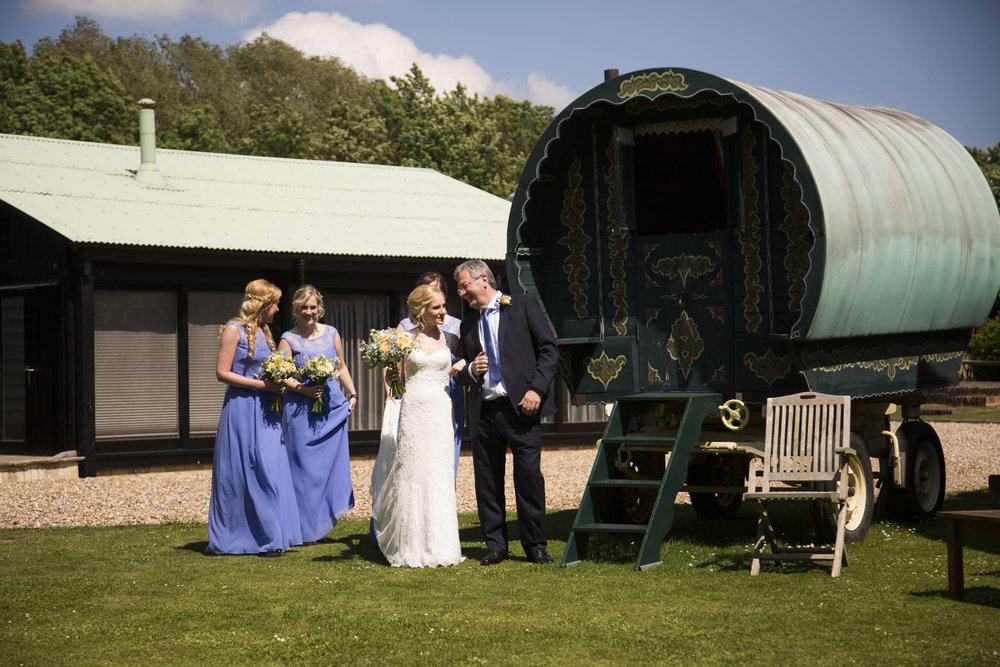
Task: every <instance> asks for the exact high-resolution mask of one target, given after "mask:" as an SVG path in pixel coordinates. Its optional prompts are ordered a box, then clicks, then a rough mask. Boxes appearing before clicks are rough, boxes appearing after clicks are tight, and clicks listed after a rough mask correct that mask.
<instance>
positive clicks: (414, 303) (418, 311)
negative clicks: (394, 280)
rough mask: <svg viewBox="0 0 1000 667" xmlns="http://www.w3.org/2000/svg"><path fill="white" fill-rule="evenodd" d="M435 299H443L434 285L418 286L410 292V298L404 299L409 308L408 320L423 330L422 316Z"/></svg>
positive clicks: (442, 295)
mask: <svg viewBox="0 0 1000 667" xmlns="http://www.w3.org/2000/svg"><path fill="white" fill-rule="evenodd" d="M436 297H441V298H442V299H443V298H444V294H442V293H441V290H439V289H438V288H437V287H435V286H434V285H420V286H419V287H417V289H415V290H413V291H412V292H410V296H408V297H406V305H407V306H409V307H410V319H411V320H412V321H413V323H414V324H416V325H417V326H419V327H421V328H423V325H424V315H426V314H427V309H428V308H430V307H431V302H432V301H434V299H435V298H436Z"/></svg>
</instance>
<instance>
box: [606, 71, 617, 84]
mask: <svg viewBox="0 0 1000 667" xmlns="http://www.w3.org/2000/svg"><path fill="white" fill-rule="evenodd" d="M617 76H618V70H616V69H606V70H604V80H605V81H611V79H614V78H616V77H617Z"/></svg>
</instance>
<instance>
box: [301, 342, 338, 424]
mask: <svg viewBox="0 0 1000 667" xmlns="http://www.w3.org/2000/svg"><path fill="white" fill-rule="evenodd" d="M299 373H300V377H304V378H306V379H307V380H312V381H313V382H315V383H316V384H326V381H327V380H329V379H330V378H335V377H339V376H340V365H339V364H338V363H337V361H336V359H334V360H330V359H327V358H326V357H324V356H323V355H322V354H317V355H316V356H315V357H310V358H308V359H306V361H305V363H304V364H302V365H301V366H299ZM322 410H323V395H322V394H320V395H319V396H317V397H316V400H315V401H313V406H312V411H313V412H321V411H322Z"/></svg>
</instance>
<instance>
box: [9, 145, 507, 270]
mask: <svg viewBox="0 0 1000 667" xmlns="http://www.w3.org/2000/svg"><path fill="white" fill-rule="evenodd" d="M156 163H157V167H158V168H159V171H160V173H161V174H162V175H163V177H164V179H165V185H164V186H163V187H150V186H146V185H143V184H141V183H139V182H137V181H136V178H135V171H136V170H137V169H138V167H139V164H140V155H139V147H138V146H117V145H110V144H95V143H85V142H79V141H65V140H59V139H43V138H39V137H27V136H15V135H5V134H0V174H2V176H0V199H2V200H3V201H5V202H7V203H8V204H10V205H11V206H13V207H15V208H17V209H19V210H21V211H24V212H25V213H26V214H28V215H30V216H31V217H32V218H34V219H36V220H38V221H39V222H41V223H43V224H45V225H46V226H48V227H50V228H52V229H53V230H54V231H56V232H58V233H59V234H61V235H62V236H64V237H66V238H67V239H69V240H70V241H74V242H77V243H94V244H107V243H114V244H126V245H139V246H163V247H174V248H208V249H220V250H250V251H272V252H294V253H319V254H337V255H370V256H399V257H477V258H482V259H489V260H497V259H503V257H504V252H505V249H506V233H507V217H508V214H509V211H510V203H509V202H508V201H506V200H504V199H501V198H500V197H496V196H494V195H492V194H489V193H487V192H484V191H482V190H479V189H477V188H475V187H472V186H470V185H467V184H465V183H462V182H460V181H457V180H455V179H453V178H450V177H448V176H445V175H443V174H440V173H438V172H435V171H433V170H430V169H416V168H409V167H390V166H382V165H363V164H350V163H344V162H322V161H318V160H290V159H282V158H267V157H254V156H246V155H225V154H218V153H196V152H191V151H176V150H164V149H158V150H157V151H156Z"/></svg>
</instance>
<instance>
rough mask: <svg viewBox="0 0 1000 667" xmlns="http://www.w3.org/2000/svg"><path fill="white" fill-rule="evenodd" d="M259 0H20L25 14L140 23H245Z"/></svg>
mask: <svg viewBox="0 0 1000 667" xmlns="http://www.w3.org/2000/svg"><path fill="white" fill-rule="evenodd" d="M261 2H262V0H207V1H206V0H22V1H21V8H22V10H23V11H24V13H25V14H28V15H39V14H52V13H58V12H63V13H67V14H84V15H87V16H92V17H100V18H110V19H129V20H133V21H140V20H146V19H157V18H178V17H182V16H191V15H204V14H207V15H209V16H214V17H215V18H217V19H219V20H221V21H232V22H245V21H247V20H249V19H250V17H251V16H253V15H254V14H256V13H257V12H258V11H259V10H260V8H261Z"/></svg>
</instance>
